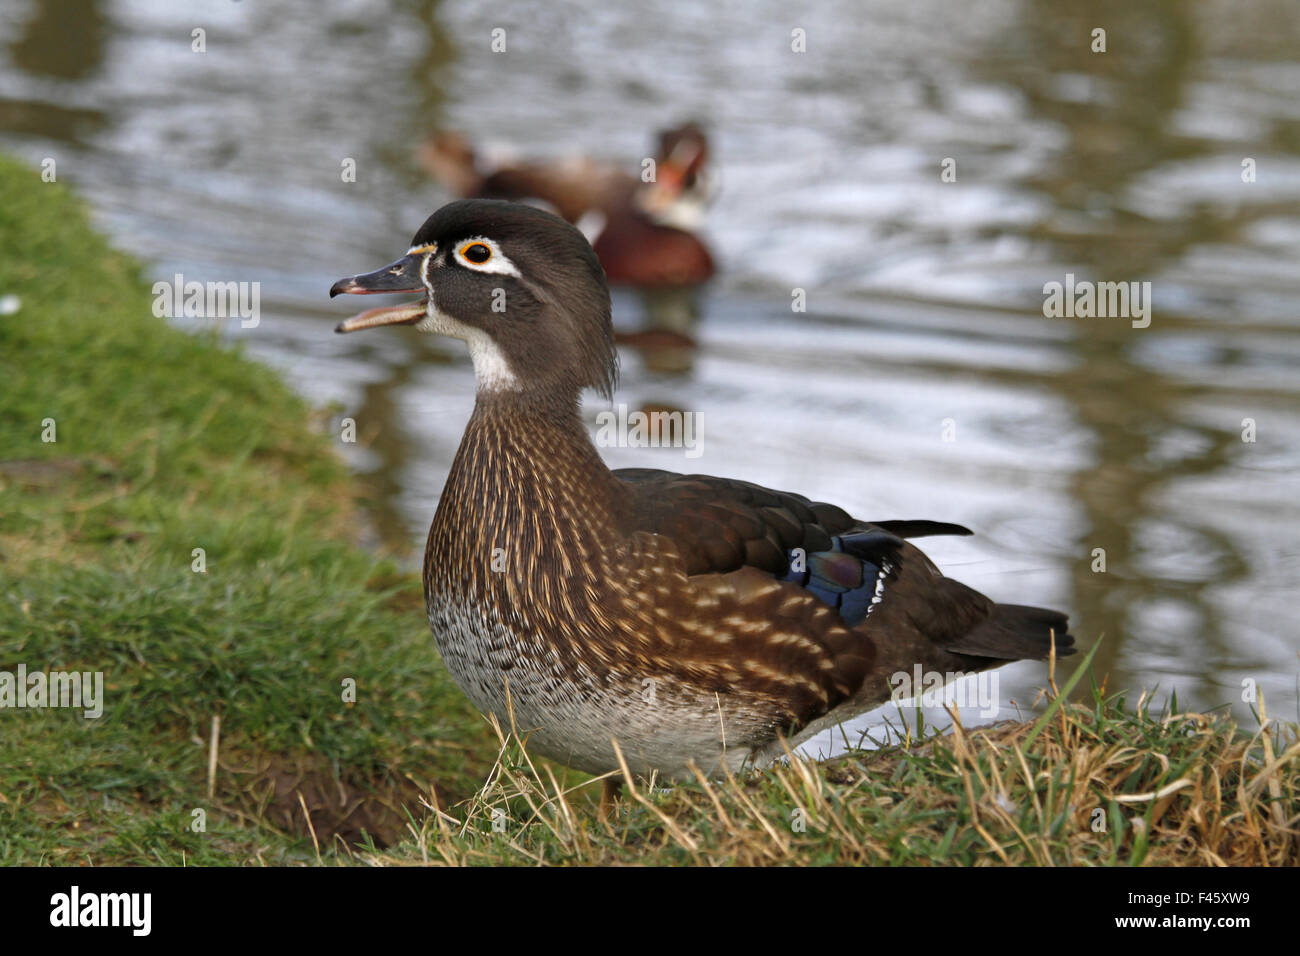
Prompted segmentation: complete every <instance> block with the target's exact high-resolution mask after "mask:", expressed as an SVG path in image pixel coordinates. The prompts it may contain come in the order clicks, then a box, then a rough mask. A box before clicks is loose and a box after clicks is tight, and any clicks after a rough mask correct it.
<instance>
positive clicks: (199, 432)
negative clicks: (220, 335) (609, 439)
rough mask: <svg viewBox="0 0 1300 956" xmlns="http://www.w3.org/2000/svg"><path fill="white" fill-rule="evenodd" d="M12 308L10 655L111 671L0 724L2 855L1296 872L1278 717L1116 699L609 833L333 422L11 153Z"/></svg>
mask: <svg viewBox="0 0 1300 956" xmlns="http://www.w3.org/2000/svg"><path fill="white" fill-rule="evenodd" d="M3 295H15V296H17V297H18V302H19V309H18V311H17V312H16V313H14V314H11V315H6V316H0V381H3V382H4V383H5V385H4V388H3V389H0V671H10V672H13V671H15V670H16V669H17V668H18V667H19V665H25V666H26V667H27V669H28V670H29V671H55V670H60V671H71V670H77V671H91V672H94V671H100V672H103V674H104V681H105V701H104V712H103V715H102V716H101V717H99V718H98V719H93V720H92V719H86V718H85V717H83V716H82V715H81V714H80V712H73V711H70V710H63V709H38V710H30V709H29V710H12V709H5V710H0V863H4V864H12V863H36V862H45V863H53V864H81V863H93V864H113V863H117V864H149V863H167V864H179V863H182V862H187V863H197V864H237V863H258V862H261V863H281V862H315V861H318V860H319V861H324V862H332V861H344V862H377V863H398V864H403V863H409V862H420V861H424V860H429V861H435V862H453V863H514V864H531V863H535V862H538V861H543V862H552V863H556V862H567V863H586V862H634V861H635V862H653V863H679V862H690V863H727V862H734V863H829V862H863V863H884V862H892V863H931V862H939V863H947V862H950V863H979V862H992V863H1000V862H1010V863H1048V862H1051V863H1175V864H1177V863H1186V864H1205V863H1218V862H1226V863H1282V862H1287V861H1291V862H1294V861H1296V859H1297V847H1300V840H1298V839H1297V836H1296V829H1297V813H1300V809H1298V808H1300V751H1298V749H1297V747H1296V746H1295V744H1294V740H1293V738H1290V737H1288V736H1287V734H1288V731H1282V732H1280V733H1277V732H1275V733H1274V734H1273V735H1271V736H1270V735H1269V734H1264V733H1256V734H1247V733H1245V732H1243V731H1241V730H1239V729H1238V728H1236V727H1234V726H1232V724H1231V723H1229V722H1228V721H1226V720H1225V719H1218V718H1213V719H1212V718H1207V717H1203V716H1201V715H1157V716H1152V715H1150V714H1148V713H1146V711H1145V709H1143V708H1129V709H1126V708H1124V707H1123V706H1122V702H1119V701H1101V700H1098V702H1097V703H1096V706H1095V707H1093V708H1091V709H1085V708H1078V707H1073V708H1062V709H1060V710H1059V711H1057V712H1055V713H1053V714H1051V715H1050V717H1049V719H1047V720H1045V721H1043V722H1042V723H1041V724H1040V725H1038V726H1037V727H1036V728H1033V727H1030V726H1029V725H1017V726H1013V727H1004V728H998V729H994V730H992V731H987V732H980V733H972V734H969V735H967V734H965V733H963V732H959V733H957V734H955V735H953V736H951V737H947V738H942V739H938V740H931V741H928V742H922V743H918V744H917V745H915V746H912V747H909V748H904V749H892V750H888V751H883V752H879V753H873V754H865V755H860V756H856V757H854V758H852V759H846V760H840V761H836V762H834V763H831V764H826V765H818V766H812V765H808V764H805V763H801V762H796V763H794V764H792V765H791V766H789V767H782V768H777V769H775V770H773V771H770V772H767V773H763V774H758V775H755V776H753V777H748V778H745V779H743V780H735V781H724V782H721V783H704V782H700V783H699V784H697V785H694V786H681V787H677V788H675V789H673V790H672V791H671V792H667V793H661V792H648V791H646V790H645V788H640V789H634V790H632V791H631V792H629V793H628V794H627V795H626V796H625V798H624V799H623V801H622V804H621V806H620V808H619V812H618V813H617V814H615V815H614V817H613V818H612V819H611V820H610V821H609V822H608V823H598V822H597V821H596V820H595V819H594V817H593V815H592V813H591V808H590V793H591V787H590V786H585V787H583V788H582V789H581V790H575V789H574V788H575V787H576V786H578V785H581V784H583V783H584V782H585V780H584V778H581V777H577V776H575V775H573V774H566V773H565V772H564V771H563V770H562V768H555V767H549V766H547V765H545V764H543V763H540V762H539V763H536V764H534V763H533V762H532V761H530V760H529V759H528V757H527V755H526V754H524V753H522V752H521V751H520V749H519V747H518V745H517V742H514V741H509V740H507V741H506V742H505V744H503V745H499V743H498V740H497V739H496V737H495V736H494V735H493V734H492V733H491V732H490V731H489V730H488V728H487V727H486V725H485V724H484V722H483V721H482V720H481V718H479V717H478V716H477V715H476V714H475V713H474V712H473V711H472V709H471V708H470V706H469V705H468V703H467V702H466V701H465V700H464V698H463V697H462V696H461V695H460V693H459V691H457V690H456V688H455V687H454V686H452V684H451V682H450V681H449V679H448V678H447V677H446V675H445V673H444V672H443V670H442V668H441V665H440V664H439V662H438V660H437V655H436V653H435V652H434V650H433V647H432V642H431V640H430V638H429V637H428V635H427V631H426V627H425V624H424V616H423V611H422V602H421V599H420V595H419V585H418V581H416V580H415V579H414V578H413V577H410V576H406V575H402V574H399V573H397V572H396V571H395V570H394V567H393V566H392V565H390V564H388V563H386V562H384V561H382V560H379V559H377V558H375V557H374V556H373V555H370V554H367V553H366V552H365V551H363V550H362V549H360V548H358V547H357V546H356V545H355V543H354V541H353V536H354V529H355V527H356V520H357V516H356V514H355V511H354V505H353V501H352V491H351V485H350V482H349V479H348V476H347V474H346V472H345V470H344V469H343V467H342V466H341V465H340V463H339V461H338V459H337V457H336V456H335V454H334V451H333V448H332V446H331V439H330V438H329V437H328V436H327V435H326V434H325V432H324V422H323V421H318V420H316V419H315V418H314V415H313V412H312V410H311V409H309V408H308V407H306V406H305V405H304V404H303V403H302V401H301V400H300V399H298V398H297V397H295V396H294V395H293V394H292V393H291V392H290V391H289V390H288V389H287V388H286V387H285V386H284V385H283V384H282V383H280V382H279V381H278V379H277V378H276V376H275V375H274V374H273V373H271V372H270V371H268V370H266V369H264V368H262V367H260V366H257V365H256V364H254V363H252V362H250V361H247V360H245V359H243V358H241V357H239V356H238V355H236V354H232V353H230V352H228V351H224V350H222V349H221V348H219V347H218V346H217V345H216V343H215V342H214V341H212V340H210V339H207V338H204V337H194V336H190V335H187V334H184V333H181V332H179V331H176V330H174V329H171V328H170V327H168V325H167V323H166V322H165V321H163V320H159V319H156V318H154V317H153V316H152V314H151V310H150V304H151V298H150V295H149V291H148V288H147V286H146V285H145V284H144V283H142V282H141V280H140V278H139V275H138V267H137V266H136V265H135V264H134V263H133V262H131V261H130V260H129V259H127V258H126V257H124V256H121V255H119V254H117V253H114V252H113V251H112V250H110V249H109V248H108V247H107V245H106V244H105V243H104V241H103V240H102V239H101V238H99V237H98V236H97V235H96V234H95V233H94V232H93V231H92V230H91V229H90V227H89V224H88V223H87V221H86V218H85V215H84V211H83V210H82V208H81V206H80V204H79V203H77V202H76V201H74V200H73V199H72V198H71V197H69V195H68V194H67V193H66V192H65V191H64V190H63V189H62V187H59V186H55V185H47V184H43V183H41V182H40V179H39V175H38V174H37V173H36V172H35V171H33V170H30V169H27V168H25V167H21V166H18V165H16V164H14V163H12V162H10V161H7V160H0V296H3ZM322 334H327V329H326V327H325V326H322ZM49 420H52V421H53V429H54V431H53V434H51V433H50V431H49V428H50V426H49V425H48V421H49ZM43 436H44V437H53V438H55V439H56V440H54V441H45V440H43ZM198 548H201V549H203V554H204V561H205V564H206V569H205V570H204V571H203V572H201V573H200V572H196V571H195V570H194V561H195V557H194V550H195V549H198ZM347 679H352V680H354V681H355V685H356V700H355V703H349V702H346V701H345V700H344V682H345V680H347ZM218 721H219V733H217V734H215V735H214V729H215V728H217V722H218ZM1291 733H1293V731H1291ZM214 740H215V744H214ZM214 760H215V762H213V761H214ZM485 782H486V785H485ZM426 803H436V804H437V805H438V806H439V807H441V810H440V811H439V812H436V813H435V812H430V810H429V808H428V807H427V806H426V805H425V804H426ZM196 811H201V812H198V813H196ZM494 811H495V812H494ZM309 818H310V822H311V826H310V828H308V827H307V826H306V822H307V820H308V819H309ZM1099 821H1100V823H1099ZM200 822H201V823H202V824H203V827H202V828H201V829H200V828H199V827H198V823H200ZM363 834H366V835H368V836H369V838H370V839H371V840H373V841H376V842H378V843H381V844H383V845H384V846H383V848H377V847H375V846H374V845H371V844H369V843H367V841H366V839H365V837H363ZM358 844H360V846H358Z"/></svg>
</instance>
